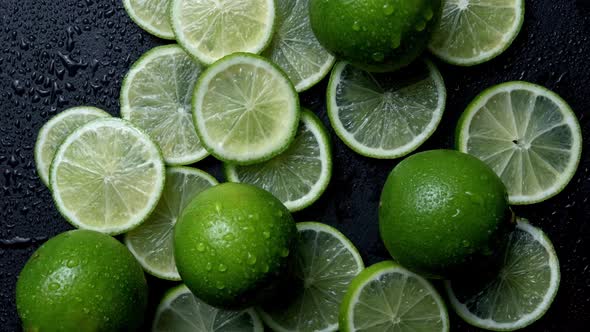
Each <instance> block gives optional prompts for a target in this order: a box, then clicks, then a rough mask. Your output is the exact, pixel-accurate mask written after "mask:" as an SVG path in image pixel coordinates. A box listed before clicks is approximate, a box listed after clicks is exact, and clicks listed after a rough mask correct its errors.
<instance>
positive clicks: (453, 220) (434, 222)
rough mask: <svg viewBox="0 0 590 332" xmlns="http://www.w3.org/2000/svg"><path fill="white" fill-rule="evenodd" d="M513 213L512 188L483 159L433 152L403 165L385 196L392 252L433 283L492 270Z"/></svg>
mask: <svg viewBox="0 0 590 332" xmlns="http://www.w3.org/2000/svg"><path fill="white" fill-rule="evenodd" d="M510 217H511V212H510V208H509V206H508V202H507V194H506V188H505V187H504V185H503V184H502V181H501V180H500V179H499V178H498V176H497V175H496V174H495V173H494V172H493V171H492V170H491V169H490V168H489V167H488V166H486V165H485V163H483V162H482V161H480V160H479V159H477V158H475V157H472V156H470V155H467V154H464V153H461V152H457V151H451V150H433V151H427V152H422V153H418V154H415V155H413V156H411V157H409V158H407V159H405V160H404V161H402V162H401V163H400V164H399V165H398V166H397V167H396V168H395V169H394V170H393V171H392V172H391V174H390V175H389V177H388V179H387V182H386V183H385V187H384V189H383V192H382V194H381V205H380V209H379V227H380V233H381V238H382V239H383V241H384V243H385V246H386V247H387V249H388V251H389V253H390V254H391V255H392V256H393V258H394V259H395V260H397V261H398V262H399V263H400V264H402V265H403V266H404V267H406V268H408V269H410V270H413V271H415V272H417V273H420V274H422V275H424V276H426V277H429V278H449V277H451V276H453V275H457V274H464V273H471V272H474V271H476V270H477V267H478V266H485V267H486V269H487V270H490V271H491V270H493V268H492V265H490V264H493V263H495V262H496V261H497V260H495V258H497V255H499V251H501V250H500V249H501V248H502V243H503V241H505V239H506V236H505V235H506V232H507V231H508V229H509V226H510Z"/></svg>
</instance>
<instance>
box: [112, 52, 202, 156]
mask: <svg viewBox="0 0 590 332" xmlns="http://www.w3.org/2000/svg"><path fill="white" fill-rule="evenodd" d="M202 70H203V67H202V66H201V65H200V64H199V63H197V62H195V61H194V60H192V59H191V58H190V57H189V55H188V54H187V53H186V52H185V51H184V50H183V49H182V48H180V47H179V46H178V45H167V46H160V47H156V48H154V49H152V50H150V51H148V52H147V53H145V54H144V55H143V56H142V57H141V58H140V59H139V60H138V61H137V62H135V64H134V65H133V66H132V67H131V70H129V72H128V73H127V76H125V79H124V80H123V87H122V89H121V116H122V117H123V118H124V119H126V120H129V121H130V122H131V123H133V124H135V125H136V126H138V127H139V128H141V129H143V130H145V132H146V133H148V134H149V135H150V136H151V137H152V139H153V140H154V141H155V142H156V143H157V144H158V146H159V147H160V149H161V150H162V154H163V156H164V161H166V163H167V164H169V165H187V164H192V163H195V162H197V161H199V160H201V159H203V158H205V157H206V156H207V150H205V148H203V146H202V145H201V142H200V140H199V137H198V136H197V133H196V132H195V125H194V123H193V119H192V112H191V99H192V96H193V90H194V87H195V84H196V83H197V79H198V78H199V75H200V74H201V71H202Z"/></svg>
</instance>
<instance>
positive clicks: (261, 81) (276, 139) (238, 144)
mask: <svg viewBox="0 0 590 332" xmlns="http://www.w3.org/2000/svg"><path fill="white" fill-rule="evenodd" d="M299 116H300V111H299V96H298V95H297V92H295V88H293V84H291V81H289V78H288V77H287V76H286V75H285V74H284V73H283V72H282V71H281V70H280V69H278V68H277V67H276V66H275V65H274V64H272V63H271V62H270V61H268V60H266V59H264V58H262V57H259V56H256V55H253V54H247V53H236V54H233V55H230V56H227V57H225V58H223V59H222V60H220V61H218V62H216V63H215V64H214V65H213V66H211V67H209V68H207V70H206V71H205V72H204V73H203V74H202V75H201V78H200V79H199V82H198V83H197V87H196V89H195V93H194V97H193V119H194V121H195V126H196V128H197V133H198V134H199V137H200V138H201V142H202V143H203V145H204V146H205V148H207V150H208V151H209V152H211V154H213V155H214V156H215V157H216V158H218V159H220V160H222V161H225V162H229V163H235V164H254V163H258V162H263V161H266V160H269V159H271V158H273V157H274V156H276V155H278V154H280V153H281V152H283V151H285V150H286V149H287V148H288V147H289V145H290V144H291V142H293V140H294V138H295V134H296V132H297V127H298V124H299Z"/></svg>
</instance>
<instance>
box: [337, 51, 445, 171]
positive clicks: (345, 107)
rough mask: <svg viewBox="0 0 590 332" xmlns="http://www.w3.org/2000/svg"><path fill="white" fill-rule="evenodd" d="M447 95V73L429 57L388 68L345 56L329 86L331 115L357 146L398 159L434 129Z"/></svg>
mask: <svg viewBox="0 0 590 332" xmlns="http://www.w3.org/2000/svg"><path fill="white" fill-rule="evenodd" d="M446 96H447V93H446V89H445V84H444V82H443V79H442V76H441V75H440V73H439V71H438V70H437V69H436V67H435V66H434V64H432V63H431V62H430V61H427V60H425V61H417V62H416V63H415V64H413V65H411V66H410V67H408V68H405V69H402V70H401V71H398V72H395V73H388V74H376V73H369V72H366V71H363V70H361V69H358V68H356V67H354V66H352V65H349V64H347V63H345V62H340V63H338V64H336V66H335V67H334V70H333V71H332V76H331V78H330V83H329V86H328V115H329V116H330V122H331V123H332V127H334V130H335V131H336V134H337V135H338V136H339V137H340V139H342V141H343V142H344V143H345V144H346V145H348V146H349V147H350V148H351V149H352V150H354V151H355V152H357V153H359V154H361V155H363V156H367V157H372V158H379V159H393V158H399V157H402V156H404V155H406V154H408V153H410V152H412V151H414V150H415V149H417V148H418V147H419V146H420V145H422V143H424V142H425V141H426V140H427V139H428V138H429V137H430V136H431V135H432V134H433V133H434V131H435V130H436V128H437V126H438V124H439V123H440V120H441V118H442V115H443V112H444V108H445V102H446Z"/></svg>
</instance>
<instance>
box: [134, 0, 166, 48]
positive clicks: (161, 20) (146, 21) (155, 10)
mask: <svg viewBox="0 0 590 332" xmlns="http://www.w3.org/2000/svg"><path fill="white" fill-rule="evenodd" d="M123 5H124V6H125V10H126V11H127V14H128V15H129V17H131V19H132V20H133V21H134V22H135V23H136V24H137V25H139V26H140V27H141V28H142V29H144V30H145V31H147V32H149V33H151V34H152V35H154V36H156V37H160V38H163V39H174V32H173V31H172V26H170V20H169V8H170V0H123Z"/></svg>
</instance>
